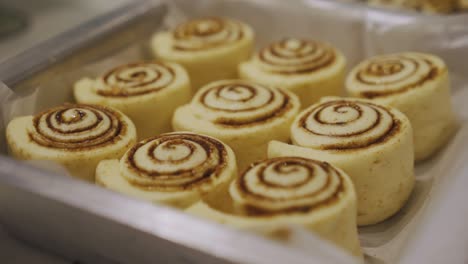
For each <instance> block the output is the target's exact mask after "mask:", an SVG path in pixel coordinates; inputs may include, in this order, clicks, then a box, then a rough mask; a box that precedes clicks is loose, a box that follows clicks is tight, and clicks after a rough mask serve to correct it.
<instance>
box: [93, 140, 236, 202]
mask: <svg viewBox="0 0 468 264" xmlns="http://www.w3.org/2000/svg"><path fill="white" fill-rule="evenodd" d="M236 173H237V168H236V159H235V156H234V153H233V152H232V150H231V149H230V148H229V147H228V146H226V145H225V144H223V143H222V142H220V141H218V140H216V139H214V138H211V137H207V136H203V135H197V134H193V133H168V134H162V135H160V136H157V137H152V138H149V139H146V140H143V141H141V142H139V143H138V144H136V145H135V146H134V147H132V148H131V149H130V150H128V151H127V152H126V153H125V155H124V156H123V157H122V158H121V159H120V161H119V160H117V159H114V160H104V161H102V162H101V163H99V165H98V167H97V169H96V182H97V183H98V184H99V185H102V186H104V187H106V188H109V189H111V190H114V191H117V192H121V193H124V194H127V195H130V196H133V197H137V198H140V199H145V200H148V201H151V202H154V203H163V204H166V205H171V206H175V207H178V208H185V207H187V206H190V205H192V204H193V203H194V202H197V201H198V200H199V199H200V198H202V197H203V198H204V199H206V200H208V201H212V202H213V203H222V202H223V197H222V196H219V192H225V190H226V189H227V186H228V184H229V183H230V181H231V180H232V179H233V177H234V176H235V175H236Z"/></svg>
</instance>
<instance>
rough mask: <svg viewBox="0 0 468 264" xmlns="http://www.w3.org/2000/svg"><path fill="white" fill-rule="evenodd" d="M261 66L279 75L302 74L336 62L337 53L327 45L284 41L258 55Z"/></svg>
mask: <svg viewBox="0 0 468 264" xmlns="http://www.w3.org/2000/svg"><path fill="white" fill-rule="evenodd" d="M257 57H258V60H259V61H260V63H261V66H262V67H263V68H264V69H265V70H266V71H269V72H272V73H278V74H300V73H311V72H315V71H319V70H320V69H323V68H325V67H327V66H329V65H331V64H332V63H333V62H334V61H335V57H336V51H335V50H334V49H333V48H332V47H330V46H328V45H327V44H324V43H321V42H316V41H309V40H301V39H292V38H288V39H284V40H282V41H279V42H276V43H273V44H271V45H270V46H268V47H265V48H263V49H262V50H260V52H259V53H258V55H257Z"/></svg>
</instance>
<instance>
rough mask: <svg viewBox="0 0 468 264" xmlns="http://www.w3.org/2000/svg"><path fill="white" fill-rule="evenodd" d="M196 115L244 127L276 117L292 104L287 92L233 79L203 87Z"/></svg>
mask: <svg viewBox="0 0 468 264" xmlns="http://www.w3.org/2000/svg"><path fill="white" fill-rule="evenodd" d="M192 106H193V109H194V110H195V112H196V114H197V115H198V116H200V117H203V118H204V119H209V120H210V121H211V122H212V123H214V124H217V125H222V126H230V127H241V126H249V125H255V124H260V123H265V122H269V121H271V120H273V119H274V118H275V117H277V116H281V115H283V114H284V113H285V112H286V111H288V110H289V109H290V108H291V107H292V103H291V98H290V95H289V94H287V93H286V92H284V91H282V90H279V89H274V88H269V87H266V86H263V85H259V84H256V83H253V82H248V81H241V80H231V81H223V82H221V83H220V82H218V83H215V84H213V85H211V86H208V87H206V89H202V90H201V91H200V92H199V93H197V95H196V96H195V98H194V100H193V101H192Z"/></svg>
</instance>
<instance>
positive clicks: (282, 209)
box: [230, 157, 346, 215]
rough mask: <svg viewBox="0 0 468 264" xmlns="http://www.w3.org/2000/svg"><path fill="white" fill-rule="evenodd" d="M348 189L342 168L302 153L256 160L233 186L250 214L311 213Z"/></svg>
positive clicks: (233, 191) (328, 204) (237, 197)
mask: <svg viewBox="0 0 468 264" xmlns="http://www.w3.org/2000/svg"><path fill="white" fill-rule="evenodd" d="M345 191H346V189H345V187H344V184H343V176H342V174H341V173H340V171H338V170H336V169H335V168H334V167H332V166H331V165H329V164H328V163H326V162H321V161H316V160H311V159H304V158H299V157H281V158H274V159H269V160H265V161H262V162H259V163H256V164H255V165H253V166H252V167H250V168H249V169H248V170H247V171H246V172H244V174H242V175H241V176H240V177H239V178H238V179H237V180H236V181H235V183H234V184H232V185H231V189H230V193H231V196H232V198H233V199H234V201H235V202H237V203H238V204H240V205H241V206H242V207H243V208H244V209H245V213H247V214H248V215H275V214H285V213H308V212H310V211H312V210H314V209H317V208H319V207H324V206H331V205H332V204H333V203H335V202H337V201H338V200H339V199H340V193H342V192H345Z"/></svg>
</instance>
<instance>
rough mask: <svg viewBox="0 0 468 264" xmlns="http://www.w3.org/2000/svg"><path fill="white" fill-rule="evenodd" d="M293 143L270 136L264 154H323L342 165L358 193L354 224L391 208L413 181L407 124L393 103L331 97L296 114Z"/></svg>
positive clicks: (385, 213) (382, 215)
mask: <svg viewBox="0 0 468 264" xmlns="http://www.w3.org/2000/svg"><path fill="white" fill-rule="evenodd" d="M291 140H292V145H289V144H286V143H281V142H278V141H272V142H270V144H269V148H268V156H269V157H280V156H299V157H307V158H313V159H318V160H324V161H327V162H330V163H331V164H333V165H335V166H337V167H339V168H341V169H343V170H344V171H345V172H346V173H347V174H348V175H349V176H350V177H351V179H352V180H353V182H354V186H355V188H356V193H357V197H358V224H359V225H369V224H375V223H378V222H381V221H383V220H385V219H387V218H388V217H390V216H392V215H393V214H395V213H396V212H397V211H398V210H399V209H400V208H401V207H402V206H403V205H404V203H405V202H406V200H407V199H408V197H409V195H410V193H411V191H412V189H413V185H414V169H413V167H414V166H413V163H414V157H413V141H412V129H411V124H410V123H409V121H408V119H407V118H406V116H405V115H403V114H402V113H401V112H399V111H398V110H396V109H392V108H387V107H384V106H382V105H378V104H374V103H370V102H367V101H362V100H357V99H344V98H343V99H329V100H328V101H324V102H322V103H318V104H315V105H312V106H311V107H309V108H308V109H306V110H304V111H303V112H302V113H301V114H299V115H298V116H297V118H296V119H295V121H294V123H293V125H292V127H291Z"/></svg>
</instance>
